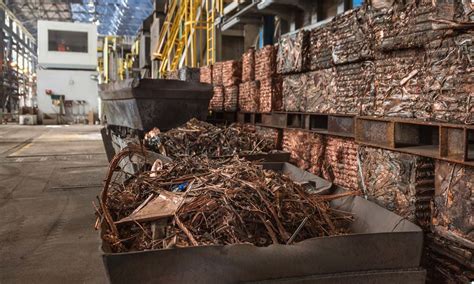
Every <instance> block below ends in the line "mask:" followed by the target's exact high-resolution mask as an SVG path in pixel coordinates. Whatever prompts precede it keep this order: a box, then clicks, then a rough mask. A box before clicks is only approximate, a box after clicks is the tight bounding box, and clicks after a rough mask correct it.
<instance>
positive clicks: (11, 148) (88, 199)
mask: <svg viewBox="0 0 474 284" xmlns="http://www.w3.org/2000/svg"><path fill="white" fill-rule="evenodd" d="M106 167H107V160H106V156H105V152H104V149H103V146H102V141H101V138H100V134H99V128H98V127H96V126H54V127H51V126H50V127H48V126H19V125H0V216H1V217H0V283H12V282H13V283H104V282H106V279H105V272H104V269H103V264H102V260H101V258H100V253H99V245H100V238H99V236H98V233H97V232H96V231H94V228H93V226H94V222H95V217H94V209H93V206H92V202H93V201H95V200H96V196H97V195H98V193H99V191H100V189H101V183H102V180H103V178H104V176H105V172H106V169H107V168H106Z"/></svg>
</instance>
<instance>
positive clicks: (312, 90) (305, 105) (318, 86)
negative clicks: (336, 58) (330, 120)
mask: <svg viewBox="0 0 474 284" xmlns="http://www.w3.org/2000/svg"><path fill="white" fill-rule="evenodd" d="M304 76H306V80H304V81H305V82H306V85H305V90H304V95H303V98H304V99H303V100H302V104H301V107H300V110H302V111H306V112H319V113H336V112H337V111H336V109H335V107H342V106H341V105H337V104H335V100H336V98H335V97H336V83H337V82H338V81H339V79H337V78H336V70H335V69H334V67H332V68H326V69H321V70H318V71H313V72H309V73H306V74H305V75H304ZM301 83H303V82H301Z"/></svg>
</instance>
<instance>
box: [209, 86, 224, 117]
mask: <svg viewBox="0 0 474 284" xmlns="http://www.w3.org/2000/svg"><path fill="white" fill-rule="evenodd" d="M209 109H210V110H214V111H222V110H224V87H222V86H214V95H213V96H212V99H211V101H210V102H209Z"/></svg>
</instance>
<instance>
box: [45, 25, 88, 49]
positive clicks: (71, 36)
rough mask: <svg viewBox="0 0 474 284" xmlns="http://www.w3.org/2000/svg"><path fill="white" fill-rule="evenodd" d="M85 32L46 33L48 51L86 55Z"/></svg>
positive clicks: (50, 31) (52, 31)
mask: <svg viewBox="0 0 474 284" xmlns="http://www.w3.org/2000/svg"><path fill="white" fill-rule="evenodd" d="M87 44H88V42H87V32H71V31H56V30H49V31H48V50H49V51H59V52H82V53H87V52H88V49H87Z"/></svg>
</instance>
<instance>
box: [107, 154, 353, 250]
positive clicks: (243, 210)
mask: <svg viewBox="0 0 474 284" xmlns="http://www.w3.org/2000/svg"><path fill="white" fill-rule="evenodd" d="M123 152H125V154H122V152H121V153H119V154H118V155H117V156H116V157H115V158H114V160H113V161H112V165H114V164H117V163H118V161H119V160H120V159H121V158H123V157H124V156H128V155H130V149H125V150H124V151H123ZM135 154H139V153H135ZM116 169H117V168H116V167H110V170H109V173H108V175H107V179H106V182H105V186H104V189H103V191H102V193H101V198H100V209H99V210H98V214H99V215H100V216H103V217H104V222H105V224H106V226H105V228H104V230H103V232H102V239H103V241H104V243H105V244H106V245H107V246H109V247H110V249H111V251H112V252H126V251H143V250H150V249H167V248H180V247H190V246H205V245H228V244H242V243H247V244H253V245H256V246H268V245H271V244H289V243H293V242H299V241H302V240H305V239H309V238H313V237H322V236H328V235H339V234H344V233H347V232H348V229H347V225H348V224H349V223H350V221H351V219H352V217H350V216H349V215H348V214H345V213H343V212H340V211H339V210H332V209H331V208H330V206H329V202H328V201H329V200H332V199H335V198H337V197H340V196H341V195H343V196H347V194H340V195H334V196H331V195H329V196H321V195H311V194H308V193H307V192H306V191H305V189H304V186H303V185H301V184H299V183H295V182H293V181H292V180H291V179H290V178H289V177H288V176H285V175H283V174H281V173H277V172H273V171H270V170H264V169H263V168H262V167H261V166H259V165H257V164H253V163H251V162H246V161H244V160H240V159H238V158H237V157H233V158H230V159H226V160H215V159H214V160H213V159H207V158H205V157H201V158H197V157H187V158H182V159H179V160H176V161H173V162H170V163H167V164H160V165H159V167H157V168H155V169H154V170H152V171H143V172H142V173H140V174H138V175H137V176H135V177H133V178H132V179H129V180H127V181H126V182H124V183H120V184H119V183H114V182H112V179H113V176H114V171H116ZM119 171H120V170H119ZM140 211H146V212H145V213H141V212H140ZM137 216H138V217H139V218H137Z"/></svg>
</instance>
